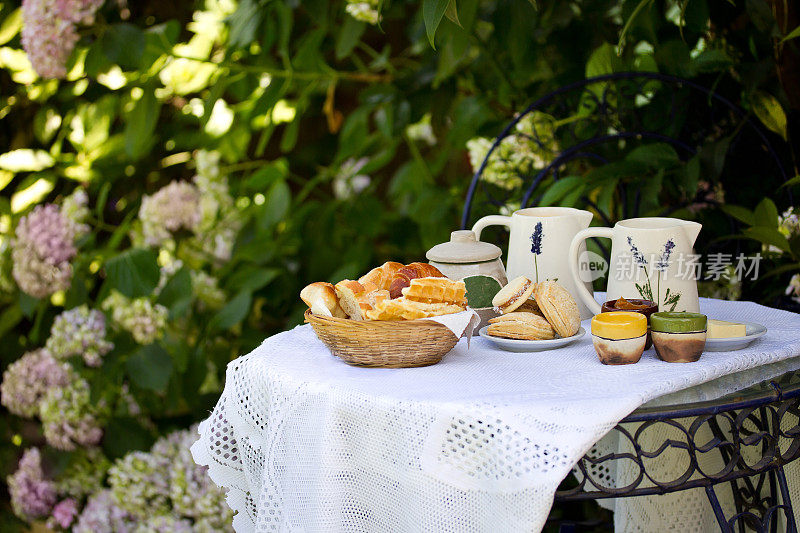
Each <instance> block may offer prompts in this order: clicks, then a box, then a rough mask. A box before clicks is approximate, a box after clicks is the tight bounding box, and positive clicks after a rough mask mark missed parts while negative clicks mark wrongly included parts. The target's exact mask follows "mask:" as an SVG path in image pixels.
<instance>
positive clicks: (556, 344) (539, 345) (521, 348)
mask: <svg viewBox="0 0 800 533" xmlns="http://www.w3.org/2000/svg"><path fill="white" fill-rule="evenodd" d="M487 329H489V326H484V327H482V328H481V330H480V331H479V332H478V334H479V335H480V336H481V337H483V338H484V339H487V340H489V341H491V342H492V343H493V344H494V345H495V346H497V347H498V348H500V349H501V350H506V351H508V352H542V351H544V350H553V349H555V348H561V347H562V346H566V345H567V344H571V343H573V342H575V341H576V340H578V339H580V338H581V337H583V336H584V335H585V334H586V330H585V329H583V328H581V329H579V330H578V333H576V334H575V335H573V336H572V337H565V338H562V337H558V338H557V339H550V340H546V341H526V340H521V339H505V338H503V337H493V336H492V335H489V334H488V333H486V330H487Z"/></svg>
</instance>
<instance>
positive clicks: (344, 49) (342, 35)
mask: <svg viewBox="0 0 800 533" xmlns="http://www.w3.org/2000/svg"><path fill="white" fill-rule="evenodd" d="M366 29H367V23H366V22H363V21H361V20H356V19H354V18H353V17H351V16H350V15H347V16H345V17H344V23H343V24H342V27H341V29H340V30H339V35H337V37H336V59H338V60H342V59H344V58H345V57H347V56H349V55H350V52H352V51H353V48H355V46H356V45H357V44H358V41H360V40H361V36H362V35H363V34H364V31H365V30H366Z"/></svg>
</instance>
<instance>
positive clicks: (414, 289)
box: [402, 278, 467, 307]
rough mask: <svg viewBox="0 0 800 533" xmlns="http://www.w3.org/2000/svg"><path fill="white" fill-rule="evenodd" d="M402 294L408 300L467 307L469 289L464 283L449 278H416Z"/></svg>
mask: <svg viewBox="0 0 800 533" xmlns="http://www.w3.org/2000/svg"><path fill="white" fill-rule="evenodd" d="M402 293H403V296H404V297H405V299H406V300H414V301H417V302H424V303H437V302H441V303H451V304H455V305H460V306H462V307H466V306H467V287H466V286H465V285H464V282H463V281H452V280H450V279H448V278H415V279H412V280H411V283H410V285H409V286H408V287H405V288H403V290H402Z"/></svg>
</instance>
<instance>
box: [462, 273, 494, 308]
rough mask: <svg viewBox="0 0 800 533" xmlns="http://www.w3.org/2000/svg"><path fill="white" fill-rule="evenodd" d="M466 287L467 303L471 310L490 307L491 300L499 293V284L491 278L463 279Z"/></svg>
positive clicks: (480, 276)
mask: <svg viewBox="0 0 800 533" xmlns="http://www.w3.org/2000/svg"><path fill="white" fill-rule="evenodd" d="M464 285H466V286H467V303H468V304H469V306H470V307H472V308H473V309H480V308H482V307H492V298H494V296H495V295H496V294H497V293H498V292H499V291H500V282H499V281H497V280H496V279H495V278H493V277H491V276H483V275H478V276H468V277H466V278H464Z"/></svg>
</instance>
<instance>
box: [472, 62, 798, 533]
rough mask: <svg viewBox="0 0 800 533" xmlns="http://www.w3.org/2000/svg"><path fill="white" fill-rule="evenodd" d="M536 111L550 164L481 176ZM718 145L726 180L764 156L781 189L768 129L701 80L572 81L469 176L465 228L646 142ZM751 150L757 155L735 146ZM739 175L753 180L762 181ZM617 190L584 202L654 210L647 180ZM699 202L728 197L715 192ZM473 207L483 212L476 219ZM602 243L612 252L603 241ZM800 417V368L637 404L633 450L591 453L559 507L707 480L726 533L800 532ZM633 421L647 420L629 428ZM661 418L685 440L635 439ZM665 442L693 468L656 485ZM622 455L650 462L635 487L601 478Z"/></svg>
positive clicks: (535, 108) (693, 148)
mask: <svg viewBox="0 0 800 533" xmlns="http://www.w3.org/2000/svg"><path fill="white" fill-rule="evenodd" d="M532 113H538V114H542V115H540V116H545V117H548V119H547V120H548V121H549V122H548V123H549V124H550V125H551V126H554V128H555V132H553V131H552V129H553V128H552V127H551V128H541V130H542V131H540V129H539V127H538V126H537V122H536V121H534V122H533V131H531V132H527V133H524V135H526V136H527V140H528V141H530V142H532V143H533V146H535V147H538V148H539V149H540V150H541V154H542V155H543V157H542V159H543V161H542V164H541V165H539V166H538V167H537V168H535V169H534V171H532V172H530V173H528V174H527V175H525V174H523V175H520V176H519V178H520V179H519V180H518V182H519V183H521V184H522V185H521V186H517V187H497V186H494V185H492V184H491V183H486V182H485V180H483V179H482V178H483V177H484V171H485V170H486V168H487V165H488V164H490V162H491V158H492V157H496V156H497V152H498V149H499V148H500V147H501V144H502V143H503V141H504V139H506V138H508V137H509V136H511V135H520V132H519V131H518V130H517V129H516V127H517V124H519V123H520V121H522V120H524V119H525V117H526V116H528V115H530V114H532ZM539 124H541V123H539ZM544 130H547V131H544ZM709 140H711V141H712V142H713V141H717V144H718V145H719V146H720V147H721V148H720V150H721V151H722V154H719V153H718V154H712V155H714V156H715V157H717V158H722V159H718V161H721V160H724V161H725V165H726V166H725V167H724V168H725V173H726V177H729V176H734V175H735V174H736V172H743V171H744V172H747V171H749V170H747V169H748V168H750V169H752V164H753V161H752V158H753V154H754V153H756V154H761V158H760V160H759V163H760V164H761V165H763V171H762V172H761V173H760V176H758V177H760V178H761V179H772V180H773V182H774V183H775V184H776V187H777V185H778V184H780V183H783V182H785V181H786V180H787V179H788V177H789V176H788V175H787V173H786V170H785V168H784V165H783V163H782V160H781V155H780V153H779V148H776V147H775V146H773V144H772V143H771V142H770V140H769V136H768V134H767V133H765V132H764V131H763V130H762V129H761V127H760V126H759V125H758V124H757V123H756V122H755V121H754V120H753V119H751V118H750V117H749V116H748V114H747V113H746V112H745V111H744V110H742V109H741V108H740V107H739V106H737V105H736V104H734V103H733V102H731V101H730V100H728V99H726V98H725V97H723V96H721V95H720V94H718V93H716V92H715V91H713V90H710V89H707V88H705V87H703V86H701V85H699V84H697V83H695V82H693V81H690V80H685V79H681V78H677V77H674V76H669V75H664V74H658V73H646V72H621V73H614V74H608V75H605V76H598V77H594V78H589V79H585V80H581V81H579V82H575V83H572V84H570V85H566V86H564V87H562V88H560V89H558V90H556V91H553V92H551V93H549V94H547V95H545V96H543V97H542V98H539V99H538V100H536V101H535V102H533V103H532V104H531V105H529V106H528V107H527V108H526V109H525V110H523V111H522V112H521V113H519V114H518V115H517V116H516V117H514V119H513V120H512V121H511V122H509V123H508V125H506V126H505V128H504V129H503V130H502V131H501V132H500V134H499V135H498V136H497V138H496V139H495V140H494V141H493V142H492V144H491V146H490V148H489V150H488V153H487V154H486V156H485V158H484V159H483V162H482V163H481V165H480V167H479V168H478V170H477V171H476V172H475V175H474V176H473V178H472V181H471V182H470V185H469V190H468V193H467V198H466V201H465V204H464V210H463V214H462V220H461V227H462V228H465V229H466V228H469V227H470V226H471V221H472V220H475V219H477V218H478V216H482V215H484V214H490V213H491V212H496V211H497V209H500V208H503V207H506V208H508V206H509V204H511V206H512V208H513V207H529V206H531V205H536V204H538V203H539V201H540V199H541V198H542V196H543V194H544V189H545V188H546V186H549V185H550V184H552V183H555V182H556V181H558V180H559V179H560V178H561V177H563V176H564V175H565V174H568V173H570V172H573V173H575V174H581V173H585V172H586V171H587V168H593V167H597V166H602V165H606V164H608V163H609V161H614V160H615V158H617V157H623V156H624V154H625V153H628V152H629V151H630V150H631V147H632V146H638V145H641V144H642V143H643V142H658V143H666V144H668V145H670V146H672V147H673V148H674V150H675V151H676V152H677V153H678V155H679V157H680V159H681V160H682V161H689V160H690V159H691V158H692V157H694V156H696V155H697V154H698V148H699V147H700V146H701V145H704V144H708V141H709ZM554 141H556V142H554ZM743 145H746V146H747V147H748V150H738V149H737V148H738V147H739V146H743ZM742 158H744V159H742ZM740 177H741V179H742V180H744V181H745V182H746V180H748V179H752V177H751V178H748V177H747V176H740ZM618 189H619V190H618V202H616V204H617V205H616V209H615V211H614V212H607V211H606V210H604V209H602V208H601V207H600V206H598V205H597V202H595V201H594V200H593V199H592V198H590V197H588V196H584V197H582V198H580V200H579V203H580V204H582V206H583V207H586V208H588V209H591V210H593V211H594V212H595V213H596V215H597V216H599V217H600V219H602V221H603V222H604V223H605V224H606V225H613V223H614V222H615V218H628V217H635V216H640V215H642V214H644V213H641V212H640V208H641V204H642V194H643V193H642V184H641V183H637V182H636V180H631V181H628V182H626V181H624V180H623V181H621V182H620V184H619V187H618ZM479 192H480V193H482V194H481V195H480V196H479ZM513 197H516V198H521V201H520V202H519V203H518V204H517V203H515V202H513V200H511V198H513ZM478 198H482V199H483V201H482V202H481V201H479V200H478ZM700 200H702V201H704V202H708V203H712V204H713V203H720V202H719V200H714V199H707V198H702V199H700ZM787 200H788V202H789V204H791V203H792V202H793V198H792V196H791V191H787ZM697 201H698V198H675V199H673V201H672V202H671V205H669V206H668V207H662V208H661V209H663V211H662V212H659V213H651V214H659V215H662V216H663V215H666V214H667V213H669V212H672V211H674V210H675V209H677V208H681V207H686V206H690V205H692V203H696V202H697ZM651 203H652V202H651ZM476 206H477V207H476ZM474 211H479V213H478V215H477V216H476V215H475V214H474V213H473V212H474ZM729 223H730V224H731V229H732V230H735V225H736V222H735V221H734V220H733V219H730V220H729ZM597 244H598V246H600V248H601V249H602V250H603V251H604V252H606V253H608V250H607V249H606V248H605V247H604V246H603V245H602V244H601V243H597ZM737 246H738V244H737ZM798 415H800V375H798V374H797V373H789V374H787V375H785V376H783V377H782V378H780V379H775V380H768V381H766V382H764V383H762V384H761V385H760V386H757V387H755V388H753V389H752V390H748V391H747V392H746V393H745V392H742V393H741V394H739V393H737V395H736V396H734V397H725V398H722V399H720V400H719V401H713V402H704V403H698V404H693V405H688V406H678V407H675V406H673V407H667V408H649V409H639V410H637V411H636V412H634V413H632V414H631V415H629V416H628V417H627V418H626V419H624V420H623V421H622V423H621V424H620V425H618V426H617V427H616V428H615V431H617V432H618V433H619V434H620V438H621V439H625V440H626V441H627V442H629V443H630V444H631V448H632V449H633V450H634V453H624V454H610V455H607V456H603V457H588V456H586V457H584V458H583V459H582V460H581V461H580V462H579V464H578V465H577V468H578V471H579V472H580V474H581V475H580V476H579V477H578V478H576V480H577V481H574V482H573V484H572V485H570V484H569V483H566V484H565V485H562V488H561V489H560V490H559V491H558V493H557V494H556V502H570V501H579V500H587V499H601V498H619V497H628V496H641V495H648V494H665V493H669V492H675V491H680V490H686V489H689V488H695V487H704V488H705V490H706V494H707V496H708V498H709V501H710V503H711V506H712V508H713V510H714V513H715V516H716V518H717V520H718V523H719V526H720V529H721V531H724V532H733V531H736V530H738V531H741V532H744V531H745V528H746V527H749V528H752V529H756V530H758V531H763V532H766V531H776V530H777V525H778V520H777V516H778V515H779V514H781V513H783V515H784V517H785V521H786V527H787V531H792V532H793V531H797V526H796V524H795V520H794V514H793V511H792V503H791V501H790V498H789V492H788V489H787V483H786V477H785V474H784V471H783V466H784V465H786V464H787V463H789V462H791V461H794V460H795V459H797V458H798V457H800V416H798ZM792 417H794V418H796V419H797V423H795V424H794V425H792V426H791V427H790V428H789V429H784V428H782V427H781V422H785V421H786V420H788V419H790V418H792ZM626 423H641V424H642V425H641V426H639V429H638V430H636V431H634V432H631V431H629V428H630V426H629V425H626ZM658 424H668V425H670V426H671V427H674V428H676V429H678V430H679V431H680V432H681V434H682V435H683V436H684V440H682V441H674V440H670V441H666V442H664V443H663V444H662V445H661V446H657V447H656V449H655V451H652V450H650V451H647V450H643V449H642V447H641V446H639V444H638V442H637V439H638V438H639V436H640V434H641V432H642V431H644V430H646V429H647V428H648V427H650V426H652V425H658ZM705 424H708V425H709V426H710V427H711V429H712V432H713V435H714V438H713V439H712V441H710V442H697V440H696V434H697V431H698V429H699V428H700V427H702V426H703V425H705ZM779 438H780V439H784V440H785V441H788V445H787V446H786V447H785V449H784V450H781V448H780V447H779V446H778V439H779ZM752 446H760V450H761V457H760V459H759V460H758V461H757V462H756V463H754V464H752V463H750V464H749V463H747V461H745V460H744V459H743V454H742V450H743V449H744V447H752ZM667 449H680V450H683V451H684V452H685V453H686V454H687V457H688V459H689V465H690V467H689V469H688V470H687V471H686V472H685V473H683V474H682V475H681V476H680V477H678V478H677V479H674V480H656V479H654V478H653V477H651V476H650V475H649V474H648V472H647V461H648V460H649V459H652V458H654V457H657V456H658V455H660V454H661V453H663V452H664V451H665V450H667ZM711 451H718V452H719V453H720V454H721V457H722V460H723V463H724V465H725V466H724V468H723V469H722V470H721V471H719V472H715V473H708V472H703V471H702V470H701V469H700V468H698V460H697V458H698V454H700V453H708V452H711ZM620 460H625V461H633V462H634V463H635V464H636V465H638V468H639V469H640V474H639V476H638V478H637V479H636V480H635V481H634V482H632V483H631V484H629V485H628V486H625V487H616V486H612V485H611V484H609V483H608V482H607V480H603V479H597V478H596V477H594V476H593V475H592V469H591V468H590V467H591V466H597V465H600V464H603V463H606V462H607V464H611V463H613V462H614V461H620ZM721 483H730V484H731V486H732V488H733V492H734V495H735V505H736V512H735V514H734V515H733V516H731V517H726V516H725V515H724V512H723V509H722V507H721V505H720V503H719V500H718V498H717V495H716V492H715V487H716V486H717V485H719V484H721ZM764 490H766V491H767V493H768V494H767V496H766V497H763V495H762V492H763V491H764ZM574 528H575V524H568V523H563V524H562V531H567V530H574Z"/></svg>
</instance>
